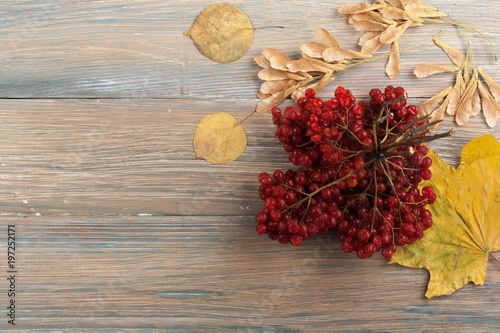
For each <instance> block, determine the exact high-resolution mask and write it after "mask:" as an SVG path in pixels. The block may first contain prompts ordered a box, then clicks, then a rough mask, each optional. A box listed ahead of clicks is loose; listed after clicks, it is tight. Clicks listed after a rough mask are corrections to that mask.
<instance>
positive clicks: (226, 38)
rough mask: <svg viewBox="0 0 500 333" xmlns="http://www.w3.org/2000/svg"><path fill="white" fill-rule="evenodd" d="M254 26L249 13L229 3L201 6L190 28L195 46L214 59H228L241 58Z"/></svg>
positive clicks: (248, 46) (247, 47)
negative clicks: (203, 7)
mask: <svg viewBox="0 0 500 333" xmlns="http://www.w3.org/2000/svg"><path fill="white" fill-rule="evenodd" d="M253 31H254V28H253V27H252V24H251V23H250V20H249V19H248V16H247V15H246V14H245V13H244V12H243V11H242V10H241V9H239V8H238V7H236V6H234V5H231V4H229V3H216V4H212V5H209V6H207V7H205V9H203V10H202V11H201V12H200V14H198V16H197V17H196V19H195V20H194V22H193V25H192V26H191V29H189V31H186V32H185V33H184V34H186V35H188V36H191V38H192V39H193V41H194V43H195V44H196V47H197V48H198V50H200V52H201V53H202V54H204V55H205V56H207V57H208V58H210V59H212V60H213V61H217V62H221V63H228V62H233V61H236V60H238V59H239V58H241V57H242V56H243V55H244V54H245V52H247V50H248V49H249V48H250V46H251V45H252V42H253Z"/></svg>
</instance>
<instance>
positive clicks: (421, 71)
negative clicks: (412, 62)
mask: <svg viewBox="0 0 500 333" xmlns="http://www.w3.org/2000/svg"><path fill="white" fill-rule="evenodd" d="M458 69H459V68H458V67H454V66H443V65H434V64H424V65H419V66H417V67H415V69H414V70H413V73H414V74H415V75H416V76H417V77H418V78H419V79H421V78H423V77H427V76H429V75H433V74H439V73H445V72H454V71H456V70H458Z"/></svg>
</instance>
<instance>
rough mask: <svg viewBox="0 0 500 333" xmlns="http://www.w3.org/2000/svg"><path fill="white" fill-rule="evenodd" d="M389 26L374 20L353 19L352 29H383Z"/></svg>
mask: <svg viewBox="0 0 500 333" xmlns="http://www.w3.org/2000/svg"><path fill="white" fill-rule="evenodd" d="M387 27H389V25H388V24H385V23H380V22H376V21H355V22H354V29H356V30H357V31H384V30H385V29H387Z"/></svg>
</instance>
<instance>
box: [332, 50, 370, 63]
mask: <svg viewBox="0 0 500 333" xmlns="http://www.w3.org/2000/svg"><path fill="white" fill-rule="evenodd" d="M367 58H371V54H364V53H361V52H357V51H352V50H347V49H344V48H342V47H329V48H327V49H326V50H325V51H323V59H325V60H326V61H328V62H334V61H339V60H344V59H367Z"/></svg>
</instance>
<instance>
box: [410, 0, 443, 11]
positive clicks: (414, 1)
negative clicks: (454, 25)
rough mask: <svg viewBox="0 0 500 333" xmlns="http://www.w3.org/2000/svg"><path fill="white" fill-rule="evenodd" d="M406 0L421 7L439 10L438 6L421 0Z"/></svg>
mask: <svg viewBox="0 0 500 333" xmlns="http://www.w3.org/2000/svg"><path fill="white" fill-rule="evenodd" d="M404 1H406V3H407V4H414V5H416V6H418V7H420V8H424V9H429V10H437V8H436V7H433V6H431V5H429V4H426V3H423V2H422V1H420V0H404Z"/></svg>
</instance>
